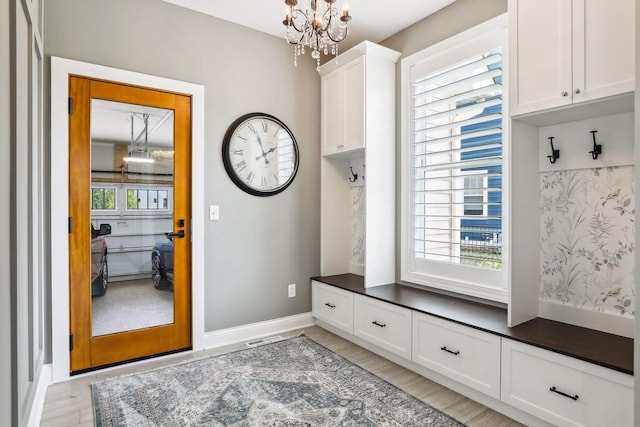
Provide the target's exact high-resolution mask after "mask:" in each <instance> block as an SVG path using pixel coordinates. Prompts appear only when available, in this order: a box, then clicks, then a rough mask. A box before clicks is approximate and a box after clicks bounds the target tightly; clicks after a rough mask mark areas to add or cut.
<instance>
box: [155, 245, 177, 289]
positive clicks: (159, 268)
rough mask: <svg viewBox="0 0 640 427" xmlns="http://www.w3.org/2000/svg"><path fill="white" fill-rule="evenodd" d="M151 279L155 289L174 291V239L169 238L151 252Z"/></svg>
mask: <svg viewBox="0 0 640 427" xmlns="http://www.w3.org/2000/svg"><path fill="white" fill-rule="evenodd" d="M165 235H168V233H165ZM151 279H152V280H153V287H154V288H156V289H166V290H171V291H172V290H173V239H172V238H171V237H169V236H167V238H166V239H164V240H161V241H159V242H158V243H156V244H155V245H154V247H153V249H152V250H151Z"/></svg>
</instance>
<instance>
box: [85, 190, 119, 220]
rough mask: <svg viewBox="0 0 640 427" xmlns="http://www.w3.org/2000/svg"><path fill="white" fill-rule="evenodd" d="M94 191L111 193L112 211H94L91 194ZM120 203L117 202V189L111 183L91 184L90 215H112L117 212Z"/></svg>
mask: <svg viewBox="0 0 640 427" xmlns="http://www.w3.org/2000/svg"><path fill="white" fill-rule="evenodd" d="M94 190H103V191H105V190H110V191H113V197H114V204H115V206H114V208H113V209H96V208H94V207H93V192H94ZM119 208H120V203H119V202H118V188H117V186H115V185H113V184H111V183H104V182H95V183H91V214H92V215H113V214H115V213H117V212H118V209H119Z"/></svg>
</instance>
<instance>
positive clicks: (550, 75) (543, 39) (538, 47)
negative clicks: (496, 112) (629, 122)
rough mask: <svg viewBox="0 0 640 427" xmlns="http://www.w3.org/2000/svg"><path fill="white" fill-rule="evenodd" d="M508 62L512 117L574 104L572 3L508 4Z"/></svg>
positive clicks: (526, 0)
mask: <svg viewBox="0 0 640 427" xmlns="http://www.w3.org/2000/svg"><path fill="white" fill-rule="evenodd" d="M602 1H603V2H604V1H605V0H602ZM509 58H510V60H509V65H510V75H511V80H512V82H511V84H510V93H511V95H510V106H509V108H510V110H511V114H512V115H520V114H526V113H531V112H534V111H540V110H545V109H548V108H554V107H560V106H563V105H569V104H571V93H572V84H571V79H572V78H571V74H572V70H571V0H509Z"/></svg>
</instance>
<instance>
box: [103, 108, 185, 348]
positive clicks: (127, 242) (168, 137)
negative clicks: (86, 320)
mask: <svg viewBox="0 0 640 427" xmlns="http://www.w3.org/2000/svg"><path fill="white" fill-rule="evenodd" d="M173 154H174V114H173V110H168V109H162V108H153V107H147V106H142V105H134V104H126V103H120V102H113V101H105V100H101V99H92V100H91V264H92V269H91V270H92V276H91V296H92V304H91V307H92V309H91V310H92V336H94V337H95V336H102V335H108V334H114V333H118V332H125V331H132V330H137V329H143V328H149V327H154V326H160V325H166V324H171V323H173V322H174V297H173V240H172V237H171V235H170V233H171V232H172V231H173V190H174V179H173V172H174V161H173Z"/></svg>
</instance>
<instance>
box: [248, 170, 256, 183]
mask: <svg viewBox="0 0 640 427" xmlns="http://www.w3.org/2000/svg"><path fill="white" fill-rule="evenodd" d="M255 177H256V176H255V174H254V173H253V172H249V175H247V182H249V183H251V182H253V179H254V178H255Z"/></svg>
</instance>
